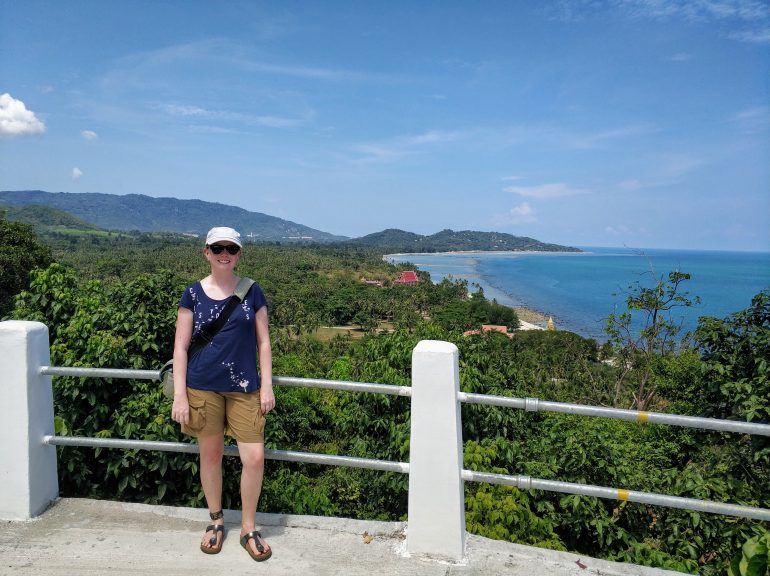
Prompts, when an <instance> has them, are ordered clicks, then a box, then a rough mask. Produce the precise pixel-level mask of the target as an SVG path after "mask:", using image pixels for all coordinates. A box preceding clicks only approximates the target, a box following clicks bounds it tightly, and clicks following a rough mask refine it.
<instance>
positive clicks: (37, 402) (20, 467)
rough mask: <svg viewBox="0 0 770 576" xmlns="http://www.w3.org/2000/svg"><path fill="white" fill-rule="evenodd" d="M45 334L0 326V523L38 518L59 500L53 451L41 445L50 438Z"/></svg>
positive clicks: (39, 327)
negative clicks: (0, 414)
mask: <svg viewBox="0 0 770 576" xmlns="http://www.w3.org/2000/svg"><path fill="white" fill-rule="evenodd" d="M49 363H50V351H49V347H48V328H47V327H46V325H45V324H41V323H40V322H22V321H18V320H10V321H6V322H0V399H1V400H0V401H1V402H2V406H3V425H2V432H0V519H3V520H24V519H28V518H32V517H33V516H36V515H38V514H40V513H42V512H43V511H44V510H45V509H46V508H47V507H48V505H49V504H50V503H51V502H52V501H53V500H54V499H56V497H57V496H58V495H59V481H58V479H57V477H56V448H55V447H54V446H48V445H45V444H43V442H42V439H43V436H46V435H52V434H53V433H54V432H53V391H52V388H51V377H50V376H41V375H40V367H41V366H47V365H48V364H49Z"/></svg>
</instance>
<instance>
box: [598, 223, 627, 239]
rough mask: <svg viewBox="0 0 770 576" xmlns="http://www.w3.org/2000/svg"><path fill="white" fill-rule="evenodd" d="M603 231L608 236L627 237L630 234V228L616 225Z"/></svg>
mask: <svg viewBox="0 0 770 576" xmlns="http://www.w3.org/2000/svg"><path fill="white" fill-rule="evenodd" d="M604 231H605V232H606V233H607V234H609V235H610V236H628V235H629V234H631V233H632V230H631V228H629V227H628V226H625V225H623V224H616V225H615V226H607V227H605V228H604Z"/></svg>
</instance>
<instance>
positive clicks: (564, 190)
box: [503, 182, 589, 198]
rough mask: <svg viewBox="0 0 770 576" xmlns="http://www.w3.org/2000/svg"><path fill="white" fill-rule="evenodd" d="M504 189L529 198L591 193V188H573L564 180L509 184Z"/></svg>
mask: <svg viewBox="0 0 770 576" xmlns="http://www.w3.org/2000/svg"><path fill="white" fill-rule="evenodd" d="M503 190H504V191H505V192H511V193H513V194H518V195H519V196H525V197H527V198H561V197H563V196H577V195H579V194H588V193H589V190H585V189H582V188H573V187H572V186H570V185H569V184H564V183H562V182H556V183H553V184H540V185H538V186H508V187H507V188H503Z"/></svg>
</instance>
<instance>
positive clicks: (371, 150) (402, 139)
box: [352, 130, 466, 163]
mask: <svg viewBox="0 0 770 576" xmlns="http://www.w3.org/2000/svg"><path fill="white" fill-rule="evenodd" d="M465 137H466V133H465V132H461V131H445V130H427V131H425V132H422V133H420V134H412V135H408V136H396V137H394V138H389V139H387V140H381V141H376V142H362V143H360V144H356V145H354V146H353V147H352V148H353V151H354V152H356V153H358V154H361V155H362V157H360V158H356V159H355V162H364V163H366V162H383V161H391V160H395V159H398V158H402V157H405V156H412V155H414V154H419V153H423V152H424V151H425V148H426V147H428V146H437V145H441V144H447V143H450V142H456V141H458V140H461V139H463V138H465Z"/></svg>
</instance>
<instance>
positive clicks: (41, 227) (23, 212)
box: [0, 204, 107, 234]
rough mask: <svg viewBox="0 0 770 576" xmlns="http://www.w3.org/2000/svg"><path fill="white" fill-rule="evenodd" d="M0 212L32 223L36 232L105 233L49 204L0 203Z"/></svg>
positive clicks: (8, 218)
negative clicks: (15, 204) (22, 204)
mask: <svg viewBox="0 0 770 576" xmlns="http://www.w3.org/2000/svg"><path fill="white" fill-rule="evenodd" d="M0 213H2V214H4V216H5V218H6V219H7V220H12V221H15V222H24V223H25V224H30V225H32V226H33V227H34V228H35V229H36V230H37V231H38V232H43V233H45V232H73V233H84V234H92V233H105V232H107V231H106V230H105V229H103V228H100V227H99V226H95V225H94V224H91V223H90V222H86V221H85V220H83V219H81V218H78V217H77V216H73V215H72V214H70V213H69V212H65V211H64V210H58V209H56V208H51V207H50V206H40V205H29V206H13V205H10V204H0Z"/></svg>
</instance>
